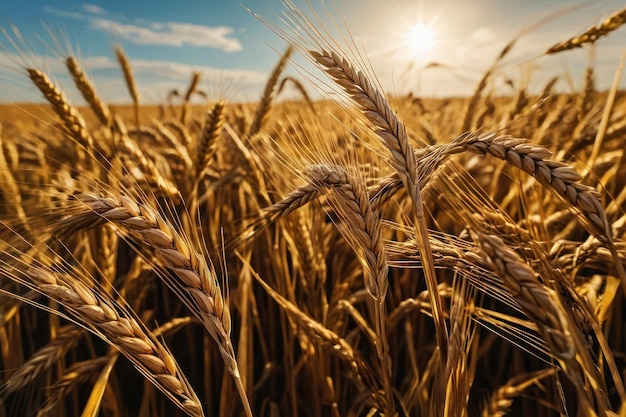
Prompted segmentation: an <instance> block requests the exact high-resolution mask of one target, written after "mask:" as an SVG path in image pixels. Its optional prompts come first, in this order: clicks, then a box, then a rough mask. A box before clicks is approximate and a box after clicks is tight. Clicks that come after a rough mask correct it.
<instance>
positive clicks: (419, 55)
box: [406, 23, 437, 61]
mask: <svg viewBox="0 0 626 417" xmlns="http://www.w3.org/2000/svg"><path fill="white" fill-rule="evenodd" d="M436 42H437V39H436V34H435V32H434V30H433V28H432V27H430V26H429V25H425V24H423V23H416V24H414V25H412V26H410V27H409V30H408V32H407V39H406V43H407V48H408V52H409V55H410V57H411V58H413V59H415V60H420V61H421V60H423V59H425V58H426V54H428V53H429V52H430V51H431V50H432V49H433V48H434V47H435V44H436Z"/></svg>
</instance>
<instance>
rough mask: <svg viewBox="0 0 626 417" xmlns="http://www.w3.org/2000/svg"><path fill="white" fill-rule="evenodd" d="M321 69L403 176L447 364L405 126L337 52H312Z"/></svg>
mask: <svg viewBox="0 0 626 417" xmlns="http://www.w3.org/2000/svg"><path fill="white" fill-rule="evenodd" d="M309 55H310V56H311V57H312V58H313V60H314V62H316V63H317V64H318V65H319V66H320V68H321V69H323V70H324V71H325V72H326V73H327V74H328V75H329V76H330V77H331V78H332V79H333V80H334V81H335V83H337V85H339V86H340V87H341V88H342V89H343V90H344V91H345V93H346V94H347V95H348V97H350V99H351V100H352V101H353V102H354V103H355V104H356V105H357V106H358V107H359V109H360V110H361V113H362V114H363V115H364V116H365V118H366V119H367V120H368V121H369V122H370V123H371V126H370V127H371V128H372V130H374V132H375V133H376V134H377V135H378V136H379V137H380V138H381V139H382V141H383V142H384V144H385V145H386V146H387V148H388V149H389V151H390V152H391V159H390V163H391V165H392V166H393V167H394V168H395V170H396V172H397V173H398V175H399V176H400V179H401V180H402V183H403V184H404V186H405V188H406V189H407V193H408V194H409V197H410V198H411V200H412V202H413V204H412V208H413V215H414V221H415V230H416V236H417V239H418V241H419V243H420V245H419V246H418V248H419V252H420V254H421V257H422V260H423V264H424V268H423V271H424V275H425V277H426V286H427V287H428V289H429V291H430V295H431V300H430V301H431V303H432V305H433V320H434V321H435V331H436V335H437V343H438V345H439V348H440V350H441V357H442V360H443V361H444V362H445V360H446V352H447V346H448V331H447V326H446V322H445V320H444V319H443V315H442V311H443V306H442V303H441V298H440V297H439V293H438V292H437V291H436V288H437V277H436V276H435V269H434V265H433V262H432V250H431V248H430V242H429V240H428V228H427V224H426V219H425V217H424V203H423V201H422V194H421V191H420V186H419V175H420V173H419V172H418V164H417V159H416V157H415V150H414V149H413V146H412V145H411V144H410V142H409V138H408V135H407V133H406V127H405V126H404V123H402V121H401V120H400V119H399V118H398V116H397V115H396V114H395V113H394V112H393V110H392V109H391V107H390V106H389V103H388V102H387V100H386V98H385V96H384V95H383V94H382V93H381V92H380V91H378V89H377V88H375V87H374V85H373V84H372V83H371V82H370V80H369V79H368V78H367V76H366V75H365V74H364V73H363V72H362V71H360V70H357V69H356V68H355V67H353V66H352V64H350V62H348V61H347V60H346V59H345V58H343V57H342V56H340V55H339V54H337V53H336V52H334V51H330V52H328V51H325V50H321V51H313V50H311V51H309Z"/></svg>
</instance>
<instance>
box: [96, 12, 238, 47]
mask: <svg viewBox="0 0 626 417" xmlns="http://www.w3.org/2000/svg"><path fill="white" fill-rule="evenodd" d="M90 27H91V28H92V29H97V30H103V31H106V32H109V33H112V34H115V35H117V36H121V37H123V38H124V39H126V40H128V41H131V42H134V43H137V44H141V45H166V46H182V45H184V44H188V45H193V46H205V47H211V48H216V49H221V50H223V51H226V52H236V51H240V50H241V49H242V47H241V43H239V41H238V40H237V39H233V38H229V37H228V35H230V34H231V33H233V32H234V29H233V28H230V27H226V26H216V27H209V26H203V25H195V24H191V23H179V22H167V23H159V22H155V23H152V24H150V26H149V27H147V26H140V25H133V24H124V23H118V22H115V21H113V20H110V19H91V23H90Z"/></svg>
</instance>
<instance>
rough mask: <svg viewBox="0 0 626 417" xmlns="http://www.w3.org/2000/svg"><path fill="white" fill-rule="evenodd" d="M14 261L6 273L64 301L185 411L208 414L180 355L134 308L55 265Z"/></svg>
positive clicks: (84, 323) (81, 321) (86, 325)
mask: <svg viewBox="0 0 626 417" xmlns="http://www.w3.org/2000/svg"><path fill="white" fill-rule="evenodd" d="M16 261H17V265H18V267H15V266H9V265H8V264H7V265H5V266H4V267H3V271H2V272H3V273H4V274H6V275H8V276H10V277H11V278H12V279H14V280H16V281H18V282H20V283H22V284H24V285H26V286H28V287H31V288H33V289H35V290H36V291H38V292H41V293H43V294H45V295H46V296H48V297H49V298H50V299H52V300H54V301H56V302H58V303H59V304H61V305H63V306H64V307H65V308H66V309H67V311H68V313H69V314H70V315H71V316H72V317H73V318H74V319H75V320H76V322H77V323H79V324H80V325H81V326H82V327H84V328H85V329H87V330H89V331H90V332H92V333H93V334H95V335H96V336H98V337H100V338H101V339H102V340H104V341H105V342H107V343H109V344H110V345H111V346H113V347H114V348H116V349H118V350H119V351H120V352H121V353H122V354H123V355H124V356H126V358H128V360H130V361H131V362H132V363H133V364H134V365H135V367H136V368H137V369H138V370H139V371H140V372H141V373H142V374H143V375H145V376H146V378H147V379H149V380H150V381H151V382H152V383H153V384H154V385H155V386H156V387H157V388H158V389H159V390H161V391H162V392H163V393H164V394H165V395H166V396H167V397H168V398H170V399H171V400H172V402H174V404H176V405H177V406H178V407H179V408H180V409H181V410H183V411H185V413H187V414H188V415H190V416H193V417H200V416H203V415H204V413H203V411H202V406H201V405H200V401H199V400H198V397H197V395H196V394H195V392H194V391H193V388H191V386H190V385H189V383H188V382H187V379H186V378H185V376H184V374H183V372H182V371H181V370H180V368H179V367H178V364H177V363H176V360H175V359H174V358H173V357H172V356H171V354H170V353H169V351H168V350H167V348H166V347H165V346H163V345H162V344H161V343H160V342H159V341H158V340H157V339H156V338H155V337H154V336H153V335H151V334H150V332H149V331H148V330H147V329H145V328H144V327H143V326H142V325H141V324H140V322H139V321H138V320H136V319H135V318H134V317H133V315H132V314H131V313H130V311H128V310H126V309H124V308H123V307H121V306H120V305H119V303H117V302H116V301H115V300H113V299H110V298H109V296H108V295H107V294H106V293H104V292H102V291H99V290H97V287H96V288H95V289H93V288H92V285H93V283H87V282H83V281H82V278H78V277H73V276H72V275H70V274H61V273H57V272H55V271H54V270H53V268H54V269H56V267H54V266H51V267H46V266H44V265H36V264H37V263H36V262H34V261H33V262H31V263H30V264H29V265H25V264H24V265H23V264H21V262H22V261H18V260H17V259H16ZM59 269H61V268H59Z"/></svg>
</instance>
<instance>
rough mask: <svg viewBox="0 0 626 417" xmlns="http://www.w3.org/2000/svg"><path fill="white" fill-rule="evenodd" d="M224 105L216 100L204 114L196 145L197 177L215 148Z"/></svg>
mask: <svg viewBox="0 0 626 417" xmlns="http://www.w3.org/2000/svg"><path fill="white" fill-rule="evenodd" d="M224 105H225V103H224V102H223V101H218V102H217V103H215V105H214V106H213V108H212V109H211V111H209V112H208V113H207V115H206V119H205V122H204V127H203V128H202V134H201V135H200V140H199V141H198V145H197V146H196V159H195V162H196V178H199V177H200V174H201V173H202V172H203V171H204V170H205V169H206V168H207V167H208V166H209V164H210V162H211V159H212V158H213V155H214V154H215V150H216V149H217V139H218V138H219V136H220V134H221V133H222V124H223V121H224Z"/></svg>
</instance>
